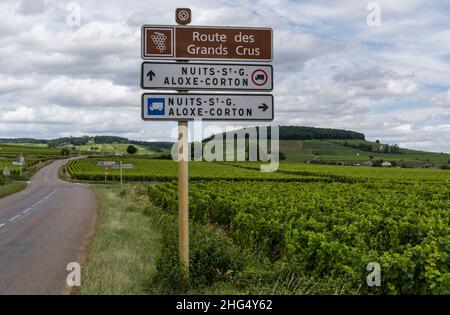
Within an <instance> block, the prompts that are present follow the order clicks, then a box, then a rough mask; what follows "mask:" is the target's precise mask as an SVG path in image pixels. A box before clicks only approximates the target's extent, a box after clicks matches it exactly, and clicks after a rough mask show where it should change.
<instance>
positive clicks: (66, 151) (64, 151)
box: [61, 148, 70, 156]
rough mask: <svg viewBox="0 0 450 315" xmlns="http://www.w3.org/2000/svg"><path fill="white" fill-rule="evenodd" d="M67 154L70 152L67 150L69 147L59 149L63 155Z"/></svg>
mask: <svg viewBox="0 0 450 315" xmlns="http://www.w3.org/2000/svg"><path fill="white" fill-rule="evenodd" d="M69 154H70V150H69V149H67V148H63V149H62V150H61V155H63V156H68V155H69Z"/></svg>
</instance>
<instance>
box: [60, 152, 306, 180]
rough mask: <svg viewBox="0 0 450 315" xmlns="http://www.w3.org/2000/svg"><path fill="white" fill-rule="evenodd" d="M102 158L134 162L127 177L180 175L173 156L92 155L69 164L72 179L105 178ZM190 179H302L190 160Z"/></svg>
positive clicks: (113, 175) (112, 172)
mask: <svg viewBox="0 0 450 315" xmlns="http://www.w3.org/2000/svg"><path fill="white" fill-rule="evenodd" d="M101 161H114V162H116V163H117V164H118V163H119V162H120V161H122V163H124V164H133V165H134V168H133V169H125V170H123V178H124V179H125V180H128V181H171V180H176V179H177V178H178V177H177V176H178V175H177V174H178V165H177V163H176V162H174V161H172V160H155V159H148V158H147V159H145V158H131V157H125V158H119V157H105V158H89V159H82V160H74V161H71V162H70V163H69V165H68V166H67V172H68V174H69V175H70V176H71V178H73V179H79V180H91V181H92V180H104V179H105V176H104V169H105V168H104V167H103V166H99V165H97V164H98V162H101ZM189 172H190V175H189V177H190V179H191V180H207V179H209V180H212V179H230V180H245V179H254V180H267V179H273V180H281V181H288V180H299V179H298V178H297V176H296V175H294V174H293V175H289V174H287V175H286V174H279V173H261V172H257V171H254V170H247V169H241V168H237V167H234V166H232V165H220V164H217V163H207V162H191V163H189ZM107 179H108V180H112V181H118V180H120V170H118V169H112V168H111V167H108V178H107Z"/></svg>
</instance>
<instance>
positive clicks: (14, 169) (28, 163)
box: [0, 156, 45, 174]
mask: <svg viewBox="0 0 450 315" xmlns="http://www.w3.org/2000/svg"><path fill="white" fill-rule="evenodd" d="M44 160H45V159H42V160H41V159H35V158H33V159H25V165H24V166H23V167H22V171H23V172H26V171H28V170H30V169H31V168H32V167H34V166H36V165H37V164H39V163H41V162H43V161H44ZM14 161H18V159H9V158H3V157H1V156H0V172H2V171H3V170H4V169H5V168H8V169H9V170H10V171H11V174H19V172H20V166H16V165H13V162H14Z"/></svg>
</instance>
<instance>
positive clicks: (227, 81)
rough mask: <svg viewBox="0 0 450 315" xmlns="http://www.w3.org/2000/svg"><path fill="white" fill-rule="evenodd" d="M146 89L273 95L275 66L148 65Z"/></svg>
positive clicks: (143, 71)
mask: <svg viewBox="0 0 450 315" xmlns="http://www.w3.org/2000/svg"><path fill="white" fill-rule="evenodd" d="M141 87H142V88H143V89H169V90H217V91H225V90H240V91H271V90H272V89H273V68H272V66H271V65H242V64H211V63H189V64H186V63H184V64H183V63H173V62H144V63H142V67H141Z"/></svg>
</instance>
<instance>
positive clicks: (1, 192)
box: [0, 182, 27, 198]
mask: <svg viewBox="0 0 450 315" xmlns="http://www.w3.org/2000/svg"><path fill="white" fill-rule="evenodd" d="M26 187H27V183H26V182H10V183H7V184H6V185H0V198H3V197H6V196H9V195H12V194H14V193H16V192H19V191H21V190H23V189H25V188H26Z"/></svg>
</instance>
